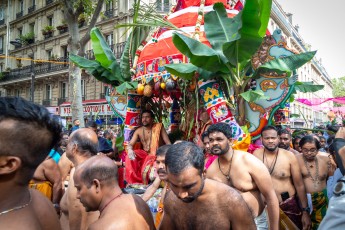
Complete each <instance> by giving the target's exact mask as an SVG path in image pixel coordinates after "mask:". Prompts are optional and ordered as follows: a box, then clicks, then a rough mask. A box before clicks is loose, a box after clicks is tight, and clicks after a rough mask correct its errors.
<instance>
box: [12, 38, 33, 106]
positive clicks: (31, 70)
mask: <svg viewBox="0 0 345 230" xmlns="http://www.w3.org/2000/svg"><path fill="white" fill-rule="evenodd" d="M10 43H11V45H14V46H20V45H24V44H25V42H23V41H22V40H20V39H15V40H14V41H10ZM29 48H30V49H31V51H32V58H31V68H30V72H31V74H30V75H31V88H30V89H31V95H30V97H31V98H30V101H32V102H35V96H34V95H35V65H34V59H35V52H34V49H33V48H32V47H31V46H29Z"/></svg>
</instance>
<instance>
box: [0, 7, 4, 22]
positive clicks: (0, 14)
mask: <svg viewBox="0 0 345 230" xmlns="http://www.w3.org/2000/svg"><path fill="white" fill-rule="evenodd" d="M4 19H5V8H3V7H0V20H4Z"/></svg>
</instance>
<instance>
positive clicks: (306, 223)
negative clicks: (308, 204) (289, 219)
mask: <svg viewBox="0 0 345 230" xmlns="http://www.w3.org/2000/svg"><path fill="white" fill-rule="evenodd" d="M302 224H303V230H310V229H311V220H310V216H309V213H307V212H302Z"/></svg>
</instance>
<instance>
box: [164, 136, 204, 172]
mask: <svg viewBox="0 0 345 230" xmlns="http://www.w3.org/2000/svg"><path fill="white" fill-rule="evenodd" d="M204 161H205V160H204V154H203V152H202V150H201V148H199V147H198V146H197V145H196V144H194V143H192V142H188V141H183V142H181V143H178V144H174V145H171V146H170V148H169V149H168V152H167V154H166V156H165V165H166V167H167V169H168V171H169V173H172V174H174V175H177V174H179V173H181V172H182V171H183V170H185V169H187V168H189V167H194V168H196V169H197V170H198V171H199V174H200V175H201V174H202V173H203V170H204Z"/></svg>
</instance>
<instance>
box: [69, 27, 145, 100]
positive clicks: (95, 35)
mask: <svg viewBox="0 0 345 230" xmlns="http://www.w3.org/2000/svg"><path fill="white" fill-rule="evenodd" d="M144 36H145V33H143V32H142V31H141V30H139V29H138V30H137V31H136V30H134V32H132V34H131V35H130V37H129V39H130V42H127V43H126V46H125V52H124V53H123V54H122V57H121V60H120V63H119V62H118V61H117V60H116V57H115V55H114V54H113V52H112V50H111V48H110V47H109V45H108V44H107V42H106V40H105V39H104V37H103V35H102V33H101V31H100V30H99V29H98V28H97V27H95V28H92V30H91V33H90V37H91V44H92V49H93V53H94V55H95V60H89V59H86V58H84V57H80V56H78V55H73V54H70V57H69V58H70V61H72V62H73V63H74V64H76V65H77V66H79V67H80V68H82V69H85V70H86V71H87V72H89V73H90V74H91V75H93V76H94V77H95V78H96V79H97V80H99V81H101V82H104V83H107V84H111V85H112V86H115V87H116V91H117V92H118V93H120V94H124V93H125V92H126V91H127V90H129V89H136V88H137V85H138V83H137V82H131V76H130V74H129V59H130V52H131V50H130V49H129V44H131V46H132V47H133V49H135V50H136V48H137V47H138V46H139V45H140V42H141V41H142V40H141V38H142V37H144ZM139 41H140V42H139Z"/></svg>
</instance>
